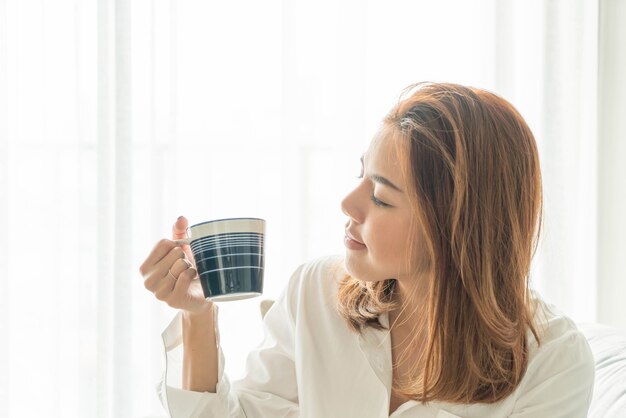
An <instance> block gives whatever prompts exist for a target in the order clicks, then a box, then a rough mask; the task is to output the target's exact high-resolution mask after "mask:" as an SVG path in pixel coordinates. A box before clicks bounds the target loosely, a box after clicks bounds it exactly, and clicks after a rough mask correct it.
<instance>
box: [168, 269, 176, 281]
mask: <svg viewBox="0 0 626 418" xmlns="http://www.w3.org/2000/svg"><path fill="white" fill-rule="evenodd" d="M167 274H168V275H169V276H172V279H174V281H177V280H178V279H177V278H176V277H175V276H174V275H173V274H172V269H168V270H167Z"/></svg>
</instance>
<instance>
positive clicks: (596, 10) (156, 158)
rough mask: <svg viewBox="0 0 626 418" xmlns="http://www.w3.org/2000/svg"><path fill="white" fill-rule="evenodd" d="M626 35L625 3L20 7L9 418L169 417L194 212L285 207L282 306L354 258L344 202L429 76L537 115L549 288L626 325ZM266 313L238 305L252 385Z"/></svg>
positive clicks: (8, 156)
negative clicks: (179, 286) (163, 401)
mask: <svg viewBox="0 0 626 418" xmlns="http://www.w3.org/2000/svg"><path fill="white" fill-rule="evenodd" d="M624 21H626V7H625V4H624V2H620V1H618V0H589V1H583V0H576V1H566V0H562V1H538V0H535V1H521V0H519V1H497V0H480V1H479V0H473V1H463V0H458V1H452V0H446V1H439V2H432V1H415V0H404V1H393V2H379V1H373V0H370V1H361V0H345V1H341V2H336V1H331V0H328V1H317V2H307V1H302V0H300V1H294V0H282V1H278V0H271V1H266V2H257V1H252V0H247V1H240V2H190V1H182V0H180V1H177V0H135V1H133V2H127V1H121V0H120V1H114V0H80V1H70V0H58V1H55V2H45V1H43V0H0V199H1V200H0V231H1V232H0V338H1V340H0V416H2V417H10V418H13V417H29V416H47V417H56V416H58V417H91V416H93V417H116V418H117V417H152V416H162V415H163V411H162V410H161V408H160V406H159V404H158V401H157V398H156V395H155V391H154V383H155V382H156V381H157V380H158V379H159V377H160V373H161V371H162V357H161V353H162V347H161V343H160V338H159V334H160V331H161V330H162V329H163V327H164V326H165V325H166V324H167V323H168V321H169V320H170V319H171V317H172V316H173V314H174V312H173V311H172V310H171V309H170V308H168V307H167V306H163V304H162V303H160V302H158V301H157V300H156V299H155V298H154V297H153V296H152V295H151V294H150V293H149V292H147V291H146V290H145V289H144V287H143V283H142V278H141V277H140V275H139V272H138V267H139V265H140V263H141V262H142V260H143V259H144V257H145V256H146V255H147V254H148V252H149V251H150V250H151V248H152V246H153V245H154V243H155V242H156V240H158V239H159V238H161V237H168V236H169V233H170V226H171V224H172V223H173V221H174V220H175V219H176V217H177V216H179V215H183V214H184V215H186V216H187V217H188V218H189V219H190V221H191V222H199V221H204V220H208V219H214V218H221V217H233V216H257V217H263V218H265V219H267V222H268V232H267V265H266V274H265V277H266V279H265V280H266V282H265V295H264V297H263V298H275V297H277V296H278V294H279V292H280V291H281V290H282V288H283V286H284V285H285V283H286V281H287V280H288V278H289V275H290V273H291V272H292V271H293V270H294V269H295V267H297V266H298V265H299V264H300V263H302V262H305V261H307V260H310V259H311V258H313V257H317V256H322V255H325V254H329V253H341V252H343V251H344V249H343V244H342V237H343V225H344V223H345V218H344V216H343V214H342V213H341V211H340V209H339V202H340V199H341V197H342V196H343V195H344V194H345V193H347V192H348V190H349V189H350V188H351V187H352V186H354V184H355V183H354V182H355V181H356V180H355V179H354V177H356V176H357V175H358V170H359V165H360V164H359V157H360V155H361V153H362V152H363V151H364V150H365V148H366V147H367V144H368V142H369V140H370V139H371V136H372V135H373V133H374V132H375V129H376V127H377V125H378V123H379V121H380V119H381V118H382V117H383V116H384V114H385V113H386V112H387V110H388V109H389V108H390V106H391V105H392V104H393V103H394V101H395V100H396V99H397V96H398V94H399V92H400V90H401V89H402V88H403V87H405V86H406V85H408V84H410V83H412V82H415V81H420V80H433V81H451V82H457V83H461V84H469V85H475V86H479V87H484V88H487V89H490V90H493V91H495V92H497V93H499V94H501V95H503V96H504V97H505V98H507V99H508V100H509V101H511V102H512V103H513V104H514V105H515V106H517V107H518V109H519V110H520V111H521V113H522V114H523V115H524V117H525V118H526V119H527V121H528V122H529V124H530V126H531V128H532V129H533V132H534V133H535V136H536V137H537V141H538V144H539V149H540V156H541V164H542V170H543V180H544V192H545V197H544V201H545V221H544V222H545V223H544V235H543V240H542V244H541V246H540V249H539V252H538V254H537V256H536V259H535V262H534V264H533V283H534V284H535V286H536V287H537V288H538V289H539V291H540V292H541V293H542V294H543V296H544V297H545V298H546V299H547V300H549V301H551V302H553V303H555V304H556V305H557V306H559V307H560V308H561V309H563V310H564V311H565V312H567V313H568V314H569V315H571V316H572V317H573V318H574V319H575V320H577V321H601V322H605V323H609V324H613V325H616V326H619V327H622V328H624V329H626V304H624V303H623V301H622V299H623V297H624V296H626V284H625V283H626V280H625V279H626V264H625V261H624V260H626V257H624V254H626V240H624V237H626V220H625V217H624V216H623V214H624V213H626V164H624V163H623V161H624V159H625V158H626V141H625V140H624V135H623V132H625V131H626V126H625V124H626V122H625V121H624V120H625V118H624V117H623V115H624V111H625V110H626V102H625V101H626V99H625V98H626V82H625V81H624V77H623V75H622V74H626V62H625V60H624V54H623V51H624V50H626V45H625V44H626V37H625V33H624V26H623V24H621V23H622V22H624ZM259 301H260V299H252V300H247V301H240V302H227V303H222V304H221V305H220V328H221V330H222V342H223V346H224V350H225V353H226V356H227V366H226V367H227V372H228V373H229V374H230V375H231V377H233V378H237V377H239V376H241V375H242V374H243V370H244V361H245V355H246V353H247V352H248V351H249V350H250V349H252V348H253V347H254V346H255V345H256V344H257V343H258V342H259V340H260V338H261V335H262V329H261V318H260V314H259V309H258V305H259Z"/></svg>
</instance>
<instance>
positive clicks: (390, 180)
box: [341, 127, 422, 281]
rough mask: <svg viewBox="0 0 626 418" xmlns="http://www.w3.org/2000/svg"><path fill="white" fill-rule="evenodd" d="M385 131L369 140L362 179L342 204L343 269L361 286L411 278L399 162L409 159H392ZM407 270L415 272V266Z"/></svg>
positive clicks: (405, 200) (407, 206)
mask: <svg viewBox="0 0 626 418" xmlns="http://www.w3.org/2000/svg"><path fill="white" fill-rule="evenodd" d="M389 129H390V128H389V127H383V128H382V129H381V130H380V131H379V132H378V133H377V134H376V135H375V136H374V139H373V140H372V142H371V144H370V146H369V148H368V150H367V152H366V153H365V154H364V155H363V158H362V162H363V170H362V178H361V179H360V182H359V184H358V185H357V186H356V188H355V189H354V190H353V191H352V192H350V193H349V194H348V195H347V196H346V197H345V198H344V199H343V201H342V202H341V209H342V211H343V213H345V214H346V215H347V216H348V217H349V220H348V222H347V224H346V237H345V238H344V243H345V245H346V258H345V265H346V269H347V271H348V273H349V274H350V275H351V276H353V277H355V278H357V279H360V280H364V281H381V280H386V279H390V278H395V279H398V280H399V281H406V279H407V277H408V276H409V275H410V273H409V271H408V270H407V260H406V257H407V252H406V251H407V247H408V245H409V242H410V240H411V239H412V237H410V236H409V233H410V231H409V225H410V223H411V218H412V217H413V216H414V215H413V213H412V210H411V207H410V202H409V196H408V194H407V190H408V185H407V184H406V183H405V181H404V180H403V178H402V177H403V176H402V173H401V168H400V161H399V158H408V156H407V155H397V153H396V150H395V146H394V143H393V141H394V139H392V138H391V137H390V136H389V135H388V134H387V133H388V132H389ZM351 238H352V239H351ZM418 239H419V238H418ZM355 240H356V241H358V242H355ZM415 244H416V247H417V249H420V248H421V247H422V245H421V243H420V242H419V241H418V242H416V243H415ZM409 266H410V267H411V268H412V269H414V268H415V267H416V265H415V262H412V263H411V264H410V265H409Z"/></svg>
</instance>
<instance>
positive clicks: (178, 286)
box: [139, 216, 212, 314]
mask: <svg viewBox="0 0 626 418" xmlns="http://www.w3.org/2000/svg"><path fill="white" fill-rule="evenodd" d="M187 226H188V221H187V219H186V218H185V217H183V216H181V217H180V218H178V220H176V222H175V223H174V226H173V227H172V239H173V240H178V239H183V238H185V237H186V231H187ZM139 271H140V272H141V275H142V276H143V278H144V286H145V287H146V289H148V290H149V291H151V292H152V293H154V296H155V297H156V298H157V299H158V300H161V301H163V302H165V303H167V304H168V305H169V306H171V307H172V308H176V309H182V310H184V311H187V312H188V313H189V314H196V313H205V312H207V311H208V310H209V309H210V308H211V306H212V302H210V301H208V300H206V299H205V297H204V293H203V292H202V287H201V285H200V281H199V280H197V278H198V273H197V271H196V269H195V261H194V259H193V254H192V253H191V249H190V248H189V245H182V246H180V245H178V244H177V243H176V242H174V241H172V240H168V239H162V240H161V241H159V242H158V243H157V244H156V246H155V247H154V249H153V250H152V252H151V253H150V254H149V255H148V257H147V258H146V260H145V261H144V262H143V264H142V265H141V267H140V268H139Z"/></svg>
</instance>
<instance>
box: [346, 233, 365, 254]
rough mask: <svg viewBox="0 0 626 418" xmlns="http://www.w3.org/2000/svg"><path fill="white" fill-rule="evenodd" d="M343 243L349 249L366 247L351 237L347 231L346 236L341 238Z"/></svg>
mask: <svg viewBox="0 0 626 418" xmlns="http://www.w3.org/2000/svg"><path fill="white" fill-rule="evenodd" d="M343 243H344V244H345V246H346V247H348V248H349V249H351V250H362V249H365V248H367V246H366V245H365V244H363V243H362V242H360V241H357V240H355V239H354V238H352V235H350V233H349V232H348V231H346V236H345V238H344V240H343Z"/></svg>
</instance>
